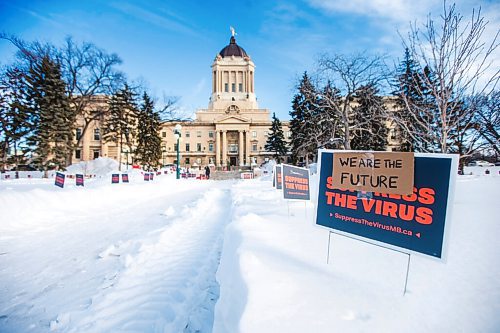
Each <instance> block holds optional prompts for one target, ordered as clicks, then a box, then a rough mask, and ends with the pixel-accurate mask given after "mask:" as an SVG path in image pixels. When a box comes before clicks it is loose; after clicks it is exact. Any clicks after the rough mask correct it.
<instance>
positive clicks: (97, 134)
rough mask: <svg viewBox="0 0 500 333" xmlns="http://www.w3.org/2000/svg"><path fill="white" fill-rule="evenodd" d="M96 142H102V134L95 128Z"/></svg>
mask: <svg viewBox="0 0 500 333" xmlns="http://www.w3.org/2000/svg"><path fill="white" fill-rule="evenodd" d="M94 140H96V141H99V140H101V133H100V131H99V129H98V128H94Z"/></svg>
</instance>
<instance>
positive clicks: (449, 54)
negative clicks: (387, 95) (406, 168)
mask: <svg viewBox="0 0 500 333" xmlns="http://www.w3.org/2000/svg"><path fill="white" fill-rule="evenodd" d="M487 24H488V22H487V21H485V19H484V17H483V16H482V15H481V10H480V9H479V10H473V11H472V15H471V18H470V20H469V21H464V18H463V16H462V15H461V14H459V13H458V12H457V10H456V8H455V5H454V4H453V5H451V6H448V5H447V4H446V1H444V3H443V13H442V15H441V16H440V20H439V22H436V21H435V20H434V19H433V18H432V17H431V15H429V16H428V18H427V22H426V23H425V24H424V26H423V27H422V29H419V28H418V27H417V26H416V25H415V24H412V25H411V27H410V32H409V34H408V36H407V37H406V38H403V44H404V46H405V47H406V48H408V50H409V51H410V53H411V56H412V58H413V59H414V60H415V61H417V62H418V63H419V64H420V66H421V67H422V68H423V69H424V70H423V71H421V72H418V73H417V74H416V75H417V76H418V81H419V82H422V83H423V84H422V87H424V89H426V90H427V91H425V92H424V91H420V94H421V95H426V94H427V95H428V96H429V97H430V98H431V100H430V103H429V104H427V107H426V108H425V109H423V108H420V109H419V108H415V106H414V105H413V104H412V101H411V100H409V99H408V96H404V95H403V96H401V97H402V98H403V100H404V102H405V103H404V104H405V105H406V108H407V109H408V112H409V113H410V114H412V118H411V121H413V122H416V123H417V124H418V127H419V128H425V129H426V131H425V132H426V133H425V136H424V138H423V139H424V141H426V145H425V147H426V150H427V151H429V152H443V153H450V152H454V151H455V152H456V151H457V147H453V144H454V142H456V141H457V137H456V135H457V133H459V132H460V131H463V130H470V129H472V128H474V126H475V125H474V119H475V117H473V116H471V115H470V113H473V112H475V110H474V108H463V107H462V106H463V103H464V101H465V100H466V98H467V96H471V95H475V94H481V95H489V94H490V93H491V91H492V90H493V89H494V88H495V86H496V85H497V83H498V80H499V78H500V77H499V73H500V70H499V69H497V68H493V67H492V55H493V52H494V51H495V50H496V49H497V47H498V33H499V31H498V30H497V32H496V34H495V35H494V36H493V38H492V40H491V41H490V42H489V43H485V42H484V41H483V38H484V37H486V36H485V34H484V32H485V29H486V26H487ZM395 121H396V122H398V125H399V126H401V128H403V130H407V131H409V132H410V133H409V134H410V136H411V135H414V136H416V135H417V136H419V135H422V133H411V128H412V126H407V121H408V119H402V118H399V119H398V118H396V119H395ZM405 123H406V124H405ZM420 139H421V140H422V138H420Z"/></svg>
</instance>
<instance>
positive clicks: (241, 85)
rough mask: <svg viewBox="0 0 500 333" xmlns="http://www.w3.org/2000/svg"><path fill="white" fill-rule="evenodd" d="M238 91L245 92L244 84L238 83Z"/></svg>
mask: <svg viewBox="0 0 500 333" xmlns="http://www.w3.org/2000/svg"><path fill="white" fill-rule="evenodd" d="M238 91H239V92H243V83H238Z"/></svg>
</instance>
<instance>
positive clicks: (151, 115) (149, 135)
mask: <svg viewBox="0 0 500 333" xmlns="http://www.w3.org/2000/svg"><path fill="white" fill-rule="evenodd" d="M160 126H161V122H160V116H159V114H158V113H157V112H155V110H154V103H153V101H152V100H151V98H150V97H149V96H148V94H147V93H146V92H144V94H143V96H142V105H141V107H140V109H139V113H138V124H137V148H136V150H135V156H136V158H137V160H138V161H139V162H140V163H141V165H142V167H143V168H144V169H145V170H152V169H154V168H156V167H158V165H159V164H160V159H161V138H160V134H159V133H160Z"/></svg>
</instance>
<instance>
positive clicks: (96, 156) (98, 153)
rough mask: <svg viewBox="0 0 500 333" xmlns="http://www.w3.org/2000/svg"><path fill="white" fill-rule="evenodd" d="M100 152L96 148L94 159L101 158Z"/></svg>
mask: <svg viewBox="0 0 500 333" xmlns="http://www.w3.org/2000/svg"><path fill="white" fill-rule="evenodd" d="M99 155H100V152H99V150H94V159H96V158H99Z"/></svg>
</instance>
